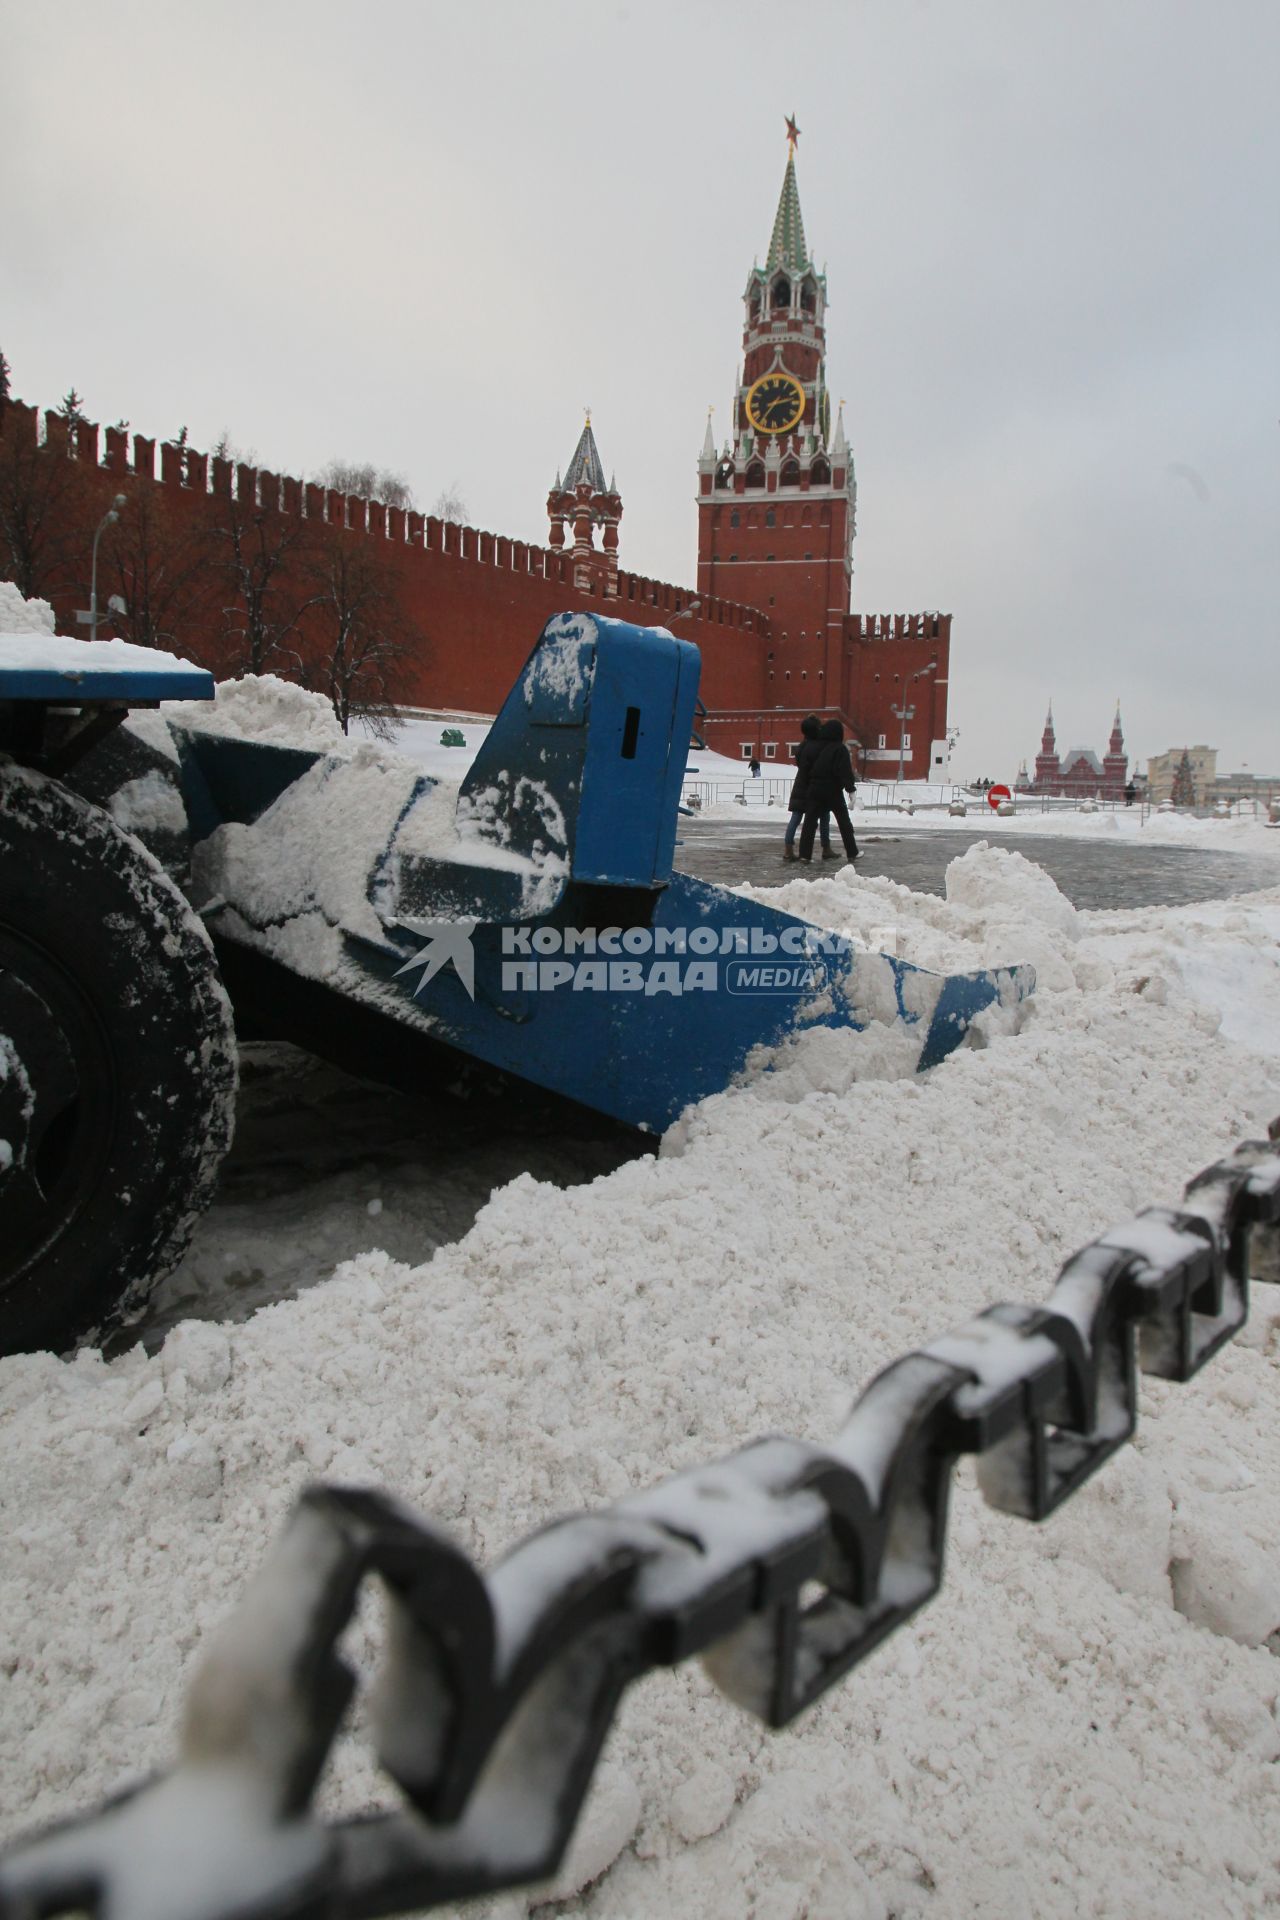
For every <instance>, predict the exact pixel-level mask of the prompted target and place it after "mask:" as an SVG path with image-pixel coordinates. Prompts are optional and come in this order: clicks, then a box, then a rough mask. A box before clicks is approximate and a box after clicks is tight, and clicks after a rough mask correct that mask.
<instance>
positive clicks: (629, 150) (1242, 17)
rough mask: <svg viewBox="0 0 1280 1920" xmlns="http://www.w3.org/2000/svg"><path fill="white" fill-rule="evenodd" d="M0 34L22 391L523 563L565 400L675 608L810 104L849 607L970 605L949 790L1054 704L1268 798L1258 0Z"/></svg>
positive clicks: (1272, 280)
mask: <svg viewBox="0 0 1280 1920" xmlns="http://www.w3.org/2000/svg"><path fill="white" fill-rule="evenodd" d="M0 48H2V50H3V51H2V54H0V68H2V72H3V78H2V80H0V179H3V181H4V189H3V202H2V204H3V210H4V212H3V243H2V250H0V346H2V347H3V349H4V351H5V352H6V353H7V355H8V357H9V359H10V361H11V363H12V366H13V376H14V390H15V392H16V393H17V394H19V395H20V396H21V397H22V398H24V399H27V400H31V401H35V402H38V403H41V404H46V405H51V404H54V403H55V402H56V401H57V399H58V398H59V396H60V395H61V394H62V393H63V392H65V390H66V389H67V387H69V386H70V385H72V384H73V383H74V384H75V385H76V386H77V387H78V388H79V389H80V392H81V393H82V394H83V395H84V397H85V402H86V407H87V410H88V411H89V412H90V413H91V415H92V416H93V417H95V418H97V419H101V420H104V421H106V420H114V419H116V418H118V417H120V416H124V417H127V418H128V419H129V420H130V421H131V422H132V424H133V427H134V428H135V430H137V431H141V432H145V433H148V434H155V435H157V436H162V437H163V436H167V435H170V434H172V433H174V432H176V430H177V429H178V428H179V427H180V426H181V425H183V424H185V425H186V426H187V427H188V428H189V430H190V434H191V437H192V440H193V442H194V444H196V445H197V446H207V445H208V444H209V443H210V442H211V441H213V440H214V439H216V437H217V435H218V434H219V433H220V432H221V431H222V430H223V429H224V428H225V429H227V430H228V431H229V432H230V433H231V435H232V437H233V439H235V440H236V441H237V442H238V443H240V444H241V445H243V446H246V447H251V448H253V449H254V450H256V453H257V455H258V457H259V459H260V460H261V462H262V463H263V464H264V465H267V466H270V467H272V468H275V469H277V470H283V471H289V472H294V473H301V472H304V471H310V470H314V469H315V468H317V467H319V466H321V465H322V464H323V463H324V462H325V461H326V460H327V459H329V458H330V457H332V456H340V457H343V458H348V459H353V460H372V461H375V462H376V463H378V464H379V465H383V466H389V467H392V468H398V469H401V470H402V471H404V472H405V473H406V474H407V475H408V476H409V478H410V479H411V481H412V482H413V485H414V486H415V488H416V490H417V493H418V496H419V501H420V504H425V505H427V506H428V507H429V506H430V505H431V503H432V502H433V500H434V499H435V497H436V495H437V494H438V492H439V491H440V489H441V488H442V487H445V486H447V485H449V484H451V483H454V482H456V483H457V486H458V488H459V489H460V491H461V493H462V495H463V497H464V499H465V500H466V502H467V504H468V507H469V509H470V517H471V518H472V520H473V521H475V522H476V523H477V524H478V525H481V526H485V527H490V528H493V529H494V530H496V531H499V532H503V533H508V534H511V535H513V536H514V537H517V538H522V539H527V540H537V541H542V540H545V537H546V527H547V522H546V514H545V500H546V493H547V489H548V487H549V485H550V483H551V480H552V478H553V476H554V474H555V471H556V468H557V467H558V466H560V465H562V464H563V463H564V462H565V461H566V460H567V459H568V457H569V454H570V452H571V450H572V448H573V445H574V442H575V440H576V438H577V434H578V431H579V428H580V426H581V420H582V409H583V407H584V406H585V405H587V404H590V406H591V408H592V417H593V423H594V426H595V428H596V433H597V437H598V440H599V444H600V449H601V453H602V456H603V459H604V462H605V465H606V468H608V467H612V468H613V469H614V470H615V471H616V473H617V478H618V485H619V487H620V489H621V492H622V496H623V501H624V508H625V511H624V516H623V522H622V546H621V557H622V562H623V565H624V566H627V567H630V568H633V569H635V570H637V571H640V572H645V573H650V574H654V575H657V576H658V577H660V578H663V579H668V580H672V581H675V582H692V580H693V579H694V566H695V556H696V544H697V530H696V514H695V509H694V505H693V501H694V494H695V484H696V473H695V462H696V458H697V454H698V450H699V448H700V446H701V442H702V435H703V430H704V427H705V422H706V409H707V406H708V405H710V404H714V405H715V407H716V423H717V428H718V431H719V432H720V433H721V434H722V435H723V433H724V431H725V430H726V428H727V425H728V422H729V418H730V401H731V397H732V391H733V382H734V376H735V370H736V365H737V355H738V348H739V343H740V329H741V320H742V308H741V301H740V296H741V293H742V288H743V284H744V282H745V278H746V274H747V270H748V268H749V267H750V266H751V263H752V260H753V258H754V257H755V256H756V255H757V254H759V255H761V256H763V254H764V252H765V250H766V248H767V245H768V239H769V231H770V226H771V223H772V219H773V212H774V207H775V205H776V202H777V196H778V191H779V188H780V185H781V181H782V174H783V167H784V164H785V159H786V147H785V139H784V126H783V117H784V115H785V114H786V113H789V112H793V111H794V113H795V114H796V116H797V118H798V120H799V124H800V127H801V132H802V137H801V141H800V148H799V157H798V173H799V181H800V194H801V201H802V204H803V208H804V218H805V231H806V235H807V237H808V241H809V245H810V247H811V248H812V250H813V252H814V254H815V256H816V258H817V259H818V261H819V264H822V263H824V262H825V264H826V267H827V272H828V288H829V295H830V302H831V305H830V310H829V326H828V362H827V364H828V374H829V379H830V384H831V388H832V391H833V394H834V395H835V396H836V397H839V396H841V395H843V396H844V398H845V401H846V409H845V419H846V424H847V428H848V431H849V435H850V439H851V441H852V444H853V448H854V454H855V459H856V462H857V472H858V490H859V498H858V538H857V541H856V543H855V547H854V564H855V573H854V606H855V608H856V609H859V610H862V611H868V612H872V611H916V610H919V609H921V608H926V607H938V608H942V609H945V610H949V611H950V612H951V613H953V614H954V616H955V627H954V638H953V646H952V683H951V718H952V720H953V722H954V723H955V724H957V725H958V726H959V728H960V730H961V738H960V744H959V748H958V751H957V761H956V765H957V768H958V770H959V771H960V772H962V773H963V774H965V775H968V776H976V775H980V774H989V775H990V776H991V777H993V778H996V777H1006V778H1007V777H1009V776H1011V775H1012V774H1013V773H1014V771H1015V769H1016V767H1017V764H1018V761H1019V760H1020V759H1021V758H1022V757H1023V756H1027V757H1030V756H1032V755H1033V754H1034V753H1035V751H1036V748H1037V746H1038V744H1039V738H1040V730H1041V726H1042V724H1043V720H1044V713H1045V707H1046V703H1047V702H1048V700H1049V698H1050V696H1052V699H1053V706H1054V714H1055V717H1056V719H1057V723H1058V740H1059V746H1060V747H1062V748H1064V749H1065V748H1067V747H1069V746H1073V745H1077V744H1078V745H1086V746H1093V747H1095V748H1097V749H1099V750H1101V749H1102V748H1103V747H1104V746H1105V742H1106V735H1107V732H1108V730H1109V727H1110V722H1111V715H1112V712H1113V709H1114V704H1115V701H1116V699H1117V697H1119V699H1120V701H1121V705H1122V708H1123V714H1124V722H1125V731H1126V740H1127V742H1128V745H1129V747H1130V751H1131V752H1132V753H1135V754H1137V755H1138V756H1140V757H1141V758H1143V759H1145V756H1146V755H1147V754H1149V753H1155V752H1160V751H1163V750H1164V749H1165V748H1167V747H1169V746H1171V745H1175V744H1177V745H1181V744H1183V743H1194V742H1196V741H1206V742H1208V744H1210V745H1212V746H1216V747H1217V748H1218V749H1219V753H1220V759H1219V768H1220V770H1221V771H1227V770H1230V769H1233V768H1235V767H1237V766H1238V765H1240V764H1241V762H1247V763H1248V765H1249V767H1250V768H1251V769H1252V770H1253V771H1254V772H1260V773H1277V774H1280V725H1277V708H1278V707H1280V702H1278V701H1277V697H1276V693H1277V681H1278V680H1280V675H1278V673H1277V646H1276V638H1277V604H1278V599H1280V592H1278V590H1280V565H1278V562H1277V553H1278V552H1280V540H1278V538H1277V530H1278V528H1280V514H1278V512H1277V509H1278V507H1280V483H1278V481H1277V455H1278V453H1280V393H1278V392H1277V386H1278V384H1280V382H1278V378H1277V376H1278V374H1280V351H1278V345H1277V316H1278V315H1280V114H1278V113H1277V108H1276V100H1277V90H1278V82H1280V5H1277V3H1276V0H858V3H857V4H848V5H837V4H821V3H820V0H792V4H790V5H788V6H785V7H784V6H782V5H779V4H777V3H776V0H773V3H772V4H758V3H754V0H733V3H730V0H701V3H700V4H699V3H698V0H688V3H687V4H684V5H675V4H665V3H664V0H648V3H647V4H640V3H639V0H627V4H619V3H618V0H584V3H581V4H580V3H579V0H550V3H538V0H528V3H526V4H522V5H516V4H504V3H502V0H476V3H475V4H473V5H472V6H470V7H469V8H467V7H460V6H458V5H457V4H456V0H449V4H433V3H431V0H424V3H422V4H416V5H413V4H395V3H394V0H392V3H391V4H383V5H381V6H379V7H364V8H360V7H356V6H354V5H352V4H350V0H344V3H343V4H340V5H335V4H331V3H330V0H306V4H293V3H292V0H290V3H289V4H283V3H281V4H272V3H271V0H255V3H254V4H245V5H242V4H238V3H233V0H205V4H203V5H200V6H198V7H197V6H196V5H194V4H185V5H184V4H179V3H178V0H170V3H168V4H151V3H150V0H112V3H111V4H102V0H93V3H92V4H84V3H83V0H56V3H55V0H45V3H44V4H41V3H40V0H0ZM477 637H478V638H479V637H480V636H477ZM530 637H531V639H532V636H530Z"/></svg>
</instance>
